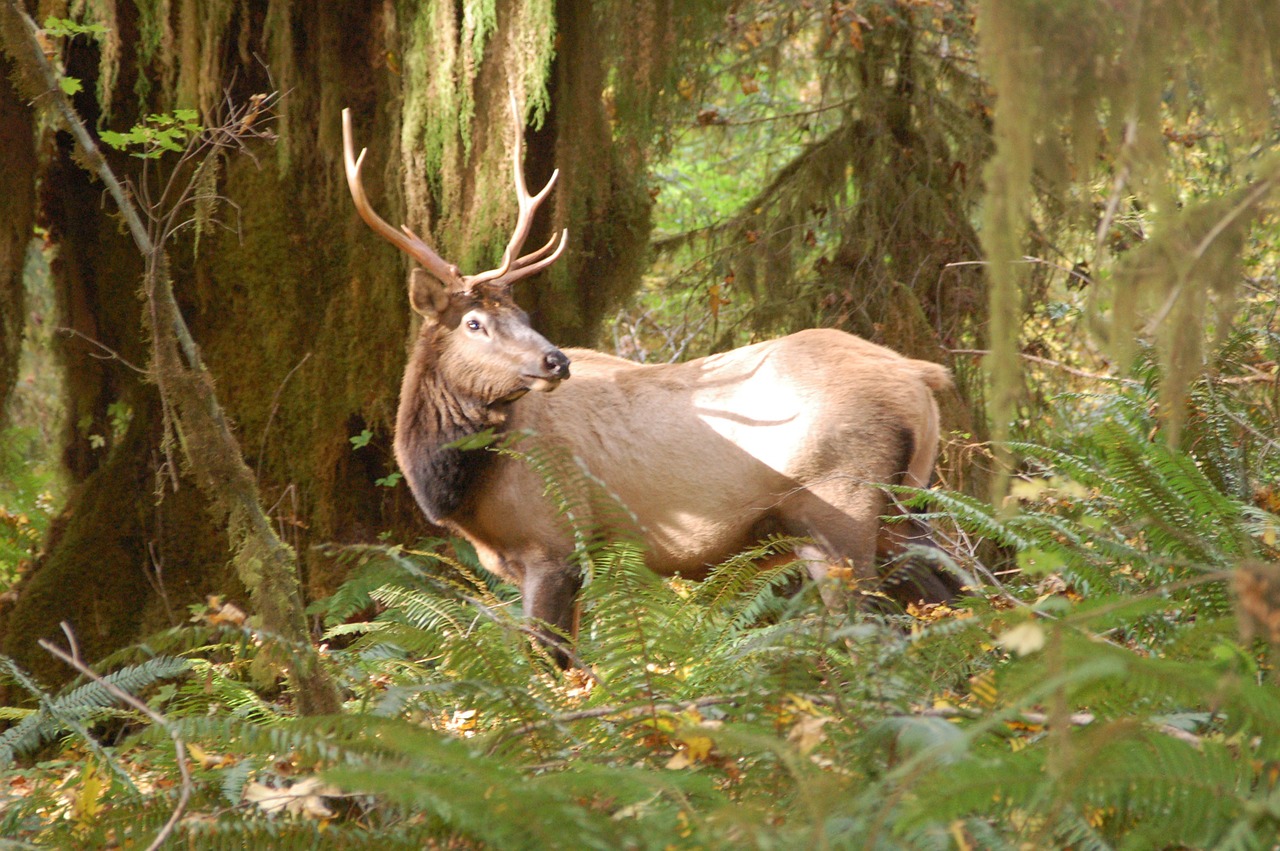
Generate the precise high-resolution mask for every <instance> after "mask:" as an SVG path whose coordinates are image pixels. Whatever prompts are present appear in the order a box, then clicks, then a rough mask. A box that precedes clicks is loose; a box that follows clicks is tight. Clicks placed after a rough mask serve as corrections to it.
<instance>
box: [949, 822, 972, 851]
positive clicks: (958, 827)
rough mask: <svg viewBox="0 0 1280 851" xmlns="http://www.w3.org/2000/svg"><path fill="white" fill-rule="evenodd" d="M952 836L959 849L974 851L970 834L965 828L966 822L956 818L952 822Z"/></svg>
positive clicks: (961, 850)
mask: <svg viewBox="0 0 1280 851" xmlns="http://www.w3.org/2000/svg"><path fill="white" fill-rule="evenodd" d="M949 832H950V833H951V838H952V839H954V840H955V843H956V848H957V849H959V851H973V843H972V842H970V841H969V834H968V832H966V831H965V829H964V822H963V821H961V820H960V819H956V820H955V821H953V822H951V829H950V831H949Z"/></svg>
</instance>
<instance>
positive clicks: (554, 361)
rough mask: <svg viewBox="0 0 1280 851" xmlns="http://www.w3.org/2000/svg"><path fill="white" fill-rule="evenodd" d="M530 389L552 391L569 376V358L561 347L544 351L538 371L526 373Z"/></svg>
mask: <svg viewBox="0 0 1280 851" xmlns="http://www.w3.org/2000/svg"><path fill="white" fill-rule="evenodd" d="M526 377H527V378H528V379H529V389H530V390H537V391H539V392H542V393H546V392H550V391H552V390H555V389H556V388H557V387H559V386H560V382H561V381H564V380H565V379H566V378H568V377H569V358H568V356H567V355H565V353H564V352H562V351H560V350H559V349H550V350H548V351H546V352H544V353H543V355H542V361H541V364H540V366H539V370H538V371H537V372H531V373H528V374H526Z"/></svg>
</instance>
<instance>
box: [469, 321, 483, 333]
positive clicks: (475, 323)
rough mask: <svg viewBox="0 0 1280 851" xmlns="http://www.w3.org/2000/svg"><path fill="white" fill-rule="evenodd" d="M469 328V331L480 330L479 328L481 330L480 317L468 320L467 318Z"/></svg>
mask: <svg viewBox="0 0 1280 851" xmlns="http://www.w3.org/2000/svg"><path fill="white" fill-rule="evenodd" d="M467 330H468V331H479V330H480V320H479V319H468V320H467Z"/></svg>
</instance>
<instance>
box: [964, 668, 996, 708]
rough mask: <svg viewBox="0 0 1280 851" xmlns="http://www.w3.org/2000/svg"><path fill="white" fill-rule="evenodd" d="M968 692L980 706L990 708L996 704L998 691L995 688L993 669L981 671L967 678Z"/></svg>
mask: <svg viewBox="0 0 1280 851" xmlns="http://www.w3.org/2000/svg"><path fill="white" fill-rule="evenodd" d="M969 692H970V693H971V694H972V695H973V696H974V698H975V699H976V700H977V701H978V703H980V704H981V705H982V706H984V707H986V708H987V709H990V708H991V707H993V706H995V705H996V698H997V697H999V692H998V691H997V690H996V675H995V671H983V672H982V673H981V674H978V675H976V676H973V677H970V678H969Z"/></svg>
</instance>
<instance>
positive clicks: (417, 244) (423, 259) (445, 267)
mask: <svg viewBox="0 0 1280 851" xmlns="http://www.w3.org/2000/svg"><path fill="white" fill-rule="evenodd" d="M354 150H355V144H354V143H353V142H352V132H351V110H350V109H344V110H342V159H343V164H344V165H345V166H346V171H347V188H348V189H350V190H351V200H352V201H354V202H355V205H356V212H358V213H359V214H360V218H362V219H364V221H365V224H367V225H368V226H369V227H370V228H372V229H373V232H374V233H376V234H378V236H380V237H382V238H383V239H385V240H386V241H387V242H389V243H391V244H392V245H394V246H395V247H396V248H399V249H400V250H401V251H403V252H404V253H405V254H408V255H409V256H410V257H412V258H413V259H414V260H417V261H418V262H419V263H420V264H422V267H423V268H424V269H426V270H427V271H428V272H430V273H431V274H432V275H434V276H435V277H436V278H437V279H439V280H440V282H441V283H443V284H445V286H448V287H450V288H458V287H461V286H462V285H463V278H462V275H461V273H460V272H459V271H458V267H457V266H455V265H453V264H452V263H449V262H448V261H446V260H444V259H443V258H441V257H440V255H439V254H436V252H435V250H434V249H432V248H431V246H429V245H427V244H426V242H424V241H423V240H422V238H421V237H420V236H418V235H417V234H415V233H414V232H413V231H411V230H409V228H408V226H407V225H401V226H400V230H396V229H395V228H393V227H392V226H391V225H389V224H387V223H386V221H385V220H383V218H382V217H381V216H379V215H378V214H377V213H376V212H375V211H374V209H373V206H372V205H371V204H370V203H369V199H368V197H366V196H365V194H364V182H363V181H362V180H361V178H360V169H361V168H362V167H363V166H364V155H365V154H366V153H368V149H366V148H361V149H360V156H358V157H355V156H353V151H354ZM402 231H403V232H402Z"/></svg>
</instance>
